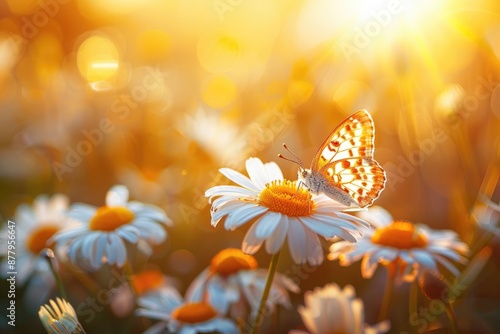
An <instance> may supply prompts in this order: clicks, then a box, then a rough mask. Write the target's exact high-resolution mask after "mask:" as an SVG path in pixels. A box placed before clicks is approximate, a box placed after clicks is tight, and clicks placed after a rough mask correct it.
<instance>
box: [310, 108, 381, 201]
mask: <svg viewBox="0 0 500 334" xmlns="http://www.w3.org/2000/svg"><path fill="white" fill-rule="evenodd" d="M374 138H375V127H374V124H373V120H372V118H371V116H370V114H369V113H368V112H367V111H366V110H360V111H358V112H356V113H354V114H352V115H351V116H349V117H348V118H347V119H345V120H344V121H343V122H342V123H341V124H340V125H339V126H337V128H336V129H335V130H333V131H332V133H330V135H329V136H328V137H327V138H326V139H325V141H324V142H323V144H321V146H320V148H319V149H318V151H317V152H316V155H315V157H314V159H313V162H312V166H311V170H312V171H313V172H316V173H319V174H320V175H321V176H322V177H323V178H324V179H325V180H326V181H327V183H328V186H333V187H336V188H338V189H341V190H342V191H344V192H346V193H348V194H349V195H350V196H351V197H352V198H353V199H354V201H355V202H357V203H358V205H359V206H360V207H365V206H367V205H370V204H371V203H373V201H374V200H375V199H376V198H378V196H379V195H380V193H381V191H382V190H383V189H384V187H385V181H386V175H385V171H384V169H383V168H382V167H381V166H380V165H379V163H378V162H377V161H375V160H374V159H373V151H374V144H373V142H374Z"/></svg>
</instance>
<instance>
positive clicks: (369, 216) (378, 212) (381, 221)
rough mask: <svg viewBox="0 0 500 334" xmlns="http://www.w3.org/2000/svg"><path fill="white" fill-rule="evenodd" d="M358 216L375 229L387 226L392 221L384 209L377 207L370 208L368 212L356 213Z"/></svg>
mask: <svg viewBox="0 0 500 334" xmlns="http://www.w3.org/2000/svg"><path fill="white" fill-rule="evenodd" d="M358 216H359V217H360V218H361V219H364V220H366V221H367V222H369V223H370V224H372V225H374V226H375V227H383V226H387V225H389V224H390V223H392V221H393V218H392V216H391V214H390V213H389V212H388V211H387V210H385V209H384V208H382V207H380V206H377V205H374V206H372V207H370V208H369V209H368V211H360V212H358Z"/></svg>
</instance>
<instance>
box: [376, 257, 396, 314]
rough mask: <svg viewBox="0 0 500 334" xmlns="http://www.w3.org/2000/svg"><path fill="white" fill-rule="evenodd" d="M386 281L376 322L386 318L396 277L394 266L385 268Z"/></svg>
mask: <svg viewBox="0 0 500 334" xmlns="http://www.w3.org/2000/svg"><path fill="white" fill-rule="evenodd" d="M387 270H388V273H387V281H386V283H385V291H384V298H383V300H382V305H381V306H380V312H379V314H378V322H381V321H383V320H385V319H386V318H387V311H388V310H389V305H390V304H391V299H392V290H393V287H394V279H395V277H396V271H397V268H396V266H393V265H391V266H389V267H387Z"/></svg>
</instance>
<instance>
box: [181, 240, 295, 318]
mask: <svg viewBox="0 0 500 334" xmlns="http://www.w3.org/2000/svg"><path fill="white" fill-rule="evenodd" d="M257 266H258V264H257V260H256V259H255V258H254V257H253V256H251V255H247V254H245V253H243V252H242V251H241V250H240V249H236V248H227V249H224V250H222V251H220V252H219V253H217V254H216V255H215V256H214V257H213V258H212V261H211V264H210V267H209V268H207V269H205V270H204V271H203V272H202V273H201V274H200V275H198V277H197V278H196V279H195V280H194V281H193V282H192V283H191V285H190V286H189V288H188V290H187V292H186V300H188V301H191V302H194V301H202V300H206V301H208V302H209V303H210V304H211V305H213V306H214V307H215V308H217V310H218V311H219V312H220V314H228V312H229V315H230V316H231V317H232V318H233V319H238V318H243V317H245V316H248V315H250V312H256V311H257V309H258V307H259V302H260V298H261V296H262V294H263V291H264V286H265V284H266V278H267V270H264V269H258V268H257ZM288 291H292V292H295V293H298V292H299V291H300V289H299V287H298V286H297V285H296V284H295V283H294V282H293V281H292V280H291V279H290V278H288V277H286V276H284V275H281V274H278V273H276V275H275V276H274V281H273V285H272V286H271V291H270V295H269V298H268V306H269V307H270V309H271V310H272V309H273V307H274V305H275V304H280V305H282V306H284V307H287V308H290V307H291V303H290V298H289V295H288ZM248 306H250V310H249V309H248Z"/></svg>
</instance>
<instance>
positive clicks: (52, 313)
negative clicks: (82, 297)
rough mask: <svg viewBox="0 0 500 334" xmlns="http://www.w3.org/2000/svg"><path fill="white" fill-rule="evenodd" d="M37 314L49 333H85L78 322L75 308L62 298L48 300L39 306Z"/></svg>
mask: <svg viewBox="0 0 500 334" xmlns="http://www.w3.org/2000/svg"><path fill="white" fill-rule="evenodd" d="M38 316H39V317H40V320H41V322H42V325H43V327H45V330H46V331H47V333H49V334H61V333H67V334H78V333H85V331H84V330H83V327H82V325H81V324H80V323H79V322H78V318H77V316H76V312H75V310H74V309H73V307H72V306H71V304H70V303H68V302H67V301H65V300H64V299H59V298H56V302H54V301H53V300H50V301H49V304H46V305H43V306H42V307H40V311H38Z"/></svg>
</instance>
